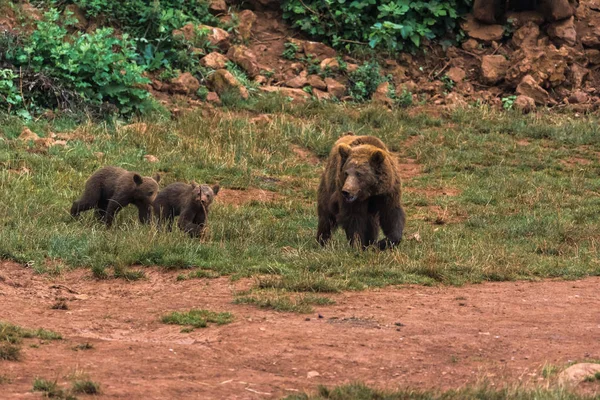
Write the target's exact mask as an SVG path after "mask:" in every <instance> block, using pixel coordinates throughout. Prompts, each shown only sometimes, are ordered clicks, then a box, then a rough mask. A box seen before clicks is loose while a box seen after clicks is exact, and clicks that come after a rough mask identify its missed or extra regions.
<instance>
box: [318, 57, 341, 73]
mask: <svg viewBox="0 0 600 400" xmlns="http://www.w3.org/2000/svg"><path fill="white" fill-rule="evenodd" d="M319 67H321V69H322V70H323V71H326V70H329V71H333V72H337V71H339V70H340V63H339V62H338V60H337V59H336V58H325V59H323V61H321V64H320V65H319Z"/></svg>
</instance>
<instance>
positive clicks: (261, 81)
mask: <svg viewBox="0 0 600 400" xmlns="http://www.w3.org/2000/svg"><path fill="white" fill-rule="evenodd" d="M254 82H256V83H258V84H259V85H264V84H265V83H267V82H268V79H267V77H266V76H263V75H258V76H257V77H256V78H254Z"/></svg>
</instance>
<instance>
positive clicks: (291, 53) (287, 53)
mask: <svg viewBox="0 0 600 400" xmlns="http://www.w3.org/2000/svg"><path fill="white" fill-rule="evenodd" d="M284 46H285V50H283V53H281V56H282V57H283V58H285V59H286V60H295V59H296V53H298V51H299V50H300V48H299V47H298V45H297V44H296V43H292V42H287V43H286V44H285V45H284Z"/></svg>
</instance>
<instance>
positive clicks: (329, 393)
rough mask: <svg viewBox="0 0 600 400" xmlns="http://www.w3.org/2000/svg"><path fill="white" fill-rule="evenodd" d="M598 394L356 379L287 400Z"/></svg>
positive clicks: (556, 399)
mask: <svg viewBox="0 0 600 400" xmlns="http://www.w3.org/2000/svg"><path fill="white" fill-rule="evenodd" d="M596 398H597V397H595V396H586V395H580V394H577V393H574V392H570V391H568V390H566V389H541V388H539V389H525V388H520V387H519V388H506V389H496V388H490V387H487V386H483V387H481V388H466V389H458V390H449V391H447V392H431V391H421V390H410V389H408V390H406V389H403V390H399V391H380V390H376V389H373V388H370V387H368V386H366V385H364V384H360V383H356V384H349V385H345V386H339V387H335V388H327V387H324V386H321V387H319V389H318V392H317V393H316V394H314V395H309V394H300V395H292V396H288V397H285V400H463V399H468V400H480V399H481V400H483V399H485V400H592V399H596Z"/></svg>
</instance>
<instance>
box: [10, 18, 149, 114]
mask: <svg viewBox="0 0 600 400" xmlns="http://www.w3.org/2000/svg"><path fill="white" fill-rule="evenodd" d="M60 19H61V15H60V14H59V12H58V11H57V10H55V9H51V10H50V11H49V12H47V13H46V14H45V15H44V19H42V20H41V21H38V22H37V29H36V30H35V31H34V32H33V33H32V34H31V35H30V36H29V37H28V38H27V40H26V42H25V44H24V46H23V47H21V48H19V49H18V50H17V51H16V52H15V59H14V60H10V61H12V62H14V64H15V65H17V66H24V67H28V68H30V69H32V70H33V71H34V72H44V73H47V74H48V75H50V76H52V77H55V78H58V79H59V80H60V81H61V82H64V83H65V84H66V85H67V86H69V87H70V88H73V89H74V90H75V91H76V92H78V93H80V94H81V95H82V96H83V97H84V98H85V99H86V100H88V101H89V102H92V103H95V104H102V103H105V102H109V103H112V104H114V105H116V106H117V107H118V108H119V110H120V112H121V113H122V114H129V113H132V112H135V111H144V108H145V107H146V106H147V104H148V103H147V102H146V100H147V98H148V96H149V94H148V92H147V91H145V90H143V89H141V88H139V87H138V86H139V85H142V84H145V83H148V82H149V80H148V79H147V78H145V77H143V76H142V73H143V72H144V68H143V67H140V66H138V65H136V64H135V63H134V62H132V61H131V60H132V59H134V58H135V56H136V53H135V47H134V43H133V42H132V41H131V40H130V39H129V36H128V35H126V34H124V35H123V36H122V38H121V39H119V38H117V37H115V36H114V35H113V30H112V29H111V28H102V29H98V30H96V31H95V32H93V33H89V34H88V33H84V34H81V33H75V34H74V35H72V36H68V32H67V29H66V28H65V26H63V25H61V24H59V20H60ZM63 23H64V24H65V25H69V24H71V23H73V21H72V19H70V18H68V19H67V20H66V21H63Z"/></svg>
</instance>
